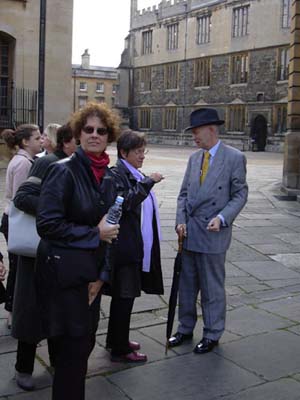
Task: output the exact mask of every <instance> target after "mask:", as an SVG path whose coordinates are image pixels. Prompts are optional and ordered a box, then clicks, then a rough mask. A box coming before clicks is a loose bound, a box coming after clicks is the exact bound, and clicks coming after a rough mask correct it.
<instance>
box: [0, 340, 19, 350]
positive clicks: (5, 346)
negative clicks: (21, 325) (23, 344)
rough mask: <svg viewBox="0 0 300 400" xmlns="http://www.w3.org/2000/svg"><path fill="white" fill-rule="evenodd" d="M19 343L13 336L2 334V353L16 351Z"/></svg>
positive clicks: (0, 343) (0, 346) (0, 347)
mask: <svg viewBox="0 0 300 400" xmlns="http://www.w3.org/2000/svg"><path fill="white" fill-rule="evenodd" d="M17 345H18V342H17V340H16V339H14V338H12V337H11V336H0V354H4V353H10V352H13V351H16V350H17Z"/></svg>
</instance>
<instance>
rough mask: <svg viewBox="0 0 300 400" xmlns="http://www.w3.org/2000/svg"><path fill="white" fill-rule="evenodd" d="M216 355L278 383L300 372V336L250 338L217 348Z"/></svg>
mask: <svg viewBox="0 0 300 400" xmlns="http://www.w3.org/2000/svg"><path fill="white" fill-rule="evenodd" d="M215 351H216V352H217V353H218V354H219V355H220V356H222V357H225V358H226V359H227V360H231V361H232V362H234V363H236V364H237V365H238V366H240V367H241V368H245V369H246V370H247V371H250V372H251V371H252V372H253V373H254V372H255V374H257V375H259V376H260V377H261V378H262V379H266V380H275V379H280V378H282V377H288V376H290V375H292V374H295V373H298V372H299V357H300V346H299V336H298V335H295V334H293V333H291V332H286V331H276V332H271V333H267V334H261V335H255V336H250V337H247V338H244V339H241V340H239V341H236V342H232V343H226V344H224V345H222V346H218V348H216V350H215Z"/></svg>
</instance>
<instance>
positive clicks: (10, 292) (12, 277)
mask: <svg viewBox="0 0 300 400" xmlns="http://www.w3.org/2000/svg"><path fill="white" fill-rule="evenodd" d="M0 232H2V233H3V235H4V237H5V240H6V243H7V241H8V215H7V214H5V213H3V215H2V219H1V226H0ZM8 262H9V272H8V277H7V283H6V301H5V306H4V308H5V310H7V311H10V312H11V311H12V308H13V300H14V290H15V283H16V275H17V265H18V256H17V255H16V254H12V253H8Z"/></svg>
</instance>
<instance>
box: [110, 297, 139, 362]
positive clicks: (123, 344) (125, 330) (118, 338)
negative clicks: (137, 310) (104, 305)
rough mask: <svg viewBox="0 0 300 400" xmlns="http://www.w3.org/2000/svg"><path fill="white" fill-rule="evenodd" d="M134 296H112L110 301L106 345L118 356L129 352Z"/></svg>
mask: <svg viewBox="0 0 300 400" xmlns="http://www.w3.org/2000/svg"><path fill="white" fill-rule="evenodd" d="M133 303H134V298H122V297H114V296H113V297H112V299H111V302H110V312H109V323H108V331H107V339H106V345H107V347H109V348H111V354H112V355H114V356H120V355H124V354H128V353H130V352H131V351H132V350H131V349H130V347H129V345H128V342H129V329H130V318H131V312H132V308H133Z"/></svg>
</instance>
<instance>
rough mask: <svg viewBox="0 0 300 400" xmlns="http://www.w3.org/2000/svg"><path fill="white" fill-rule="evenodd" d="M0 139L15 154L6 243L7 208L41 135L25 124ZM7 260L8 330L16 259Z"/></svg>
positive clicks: (7, 188)
mask: <svg viewBox="0 0 300 400" xmlns="http://www.w3.org/2000/svg"><path fill="white" fill-rule="evenodd" d="M2 138H3V139H4V141H5V142H6V145H7V147H8V148H9V149H10V150H11V151H15V152H16V153H15V155H14V156H13V158H12V159H11V160H10V162H9V164H8V167H7V170H6V181H5V201H6V205H5V209H4V213H3V216H2V220H1V227H0V231H1V232H2V233H3V235H4V236H5V239H6V241H7V238H8V211H9V206H10V203H11V201H12V199H13V198H14V196H15V194H16V192H17V190H18V188H19V186H20V185H21V183H23V182H24V181H25V180H26V179H27V176H28V173H29V170H30V168H31V166H32V164H33V157H34V156H35V155H36V154H37V153H38V152H39V151H41V134H40V130H39V127H38V126H37V125H31V124H25V125H20V126H18V127H17V129H16V130H11V129H5V130H4V131H3V132H2ZM8 259H9V273H8V278H7V286H6V303H5V309H6V310H7V311H8V312H9V316H8V322H7V323H8V327H9V328H10V327H11V312H12V307H13V297H14V288H15V280H16V271H17V261H18V257H17V256H16V255H15V254H12V253H9V254H8Z"/></svg>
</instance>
